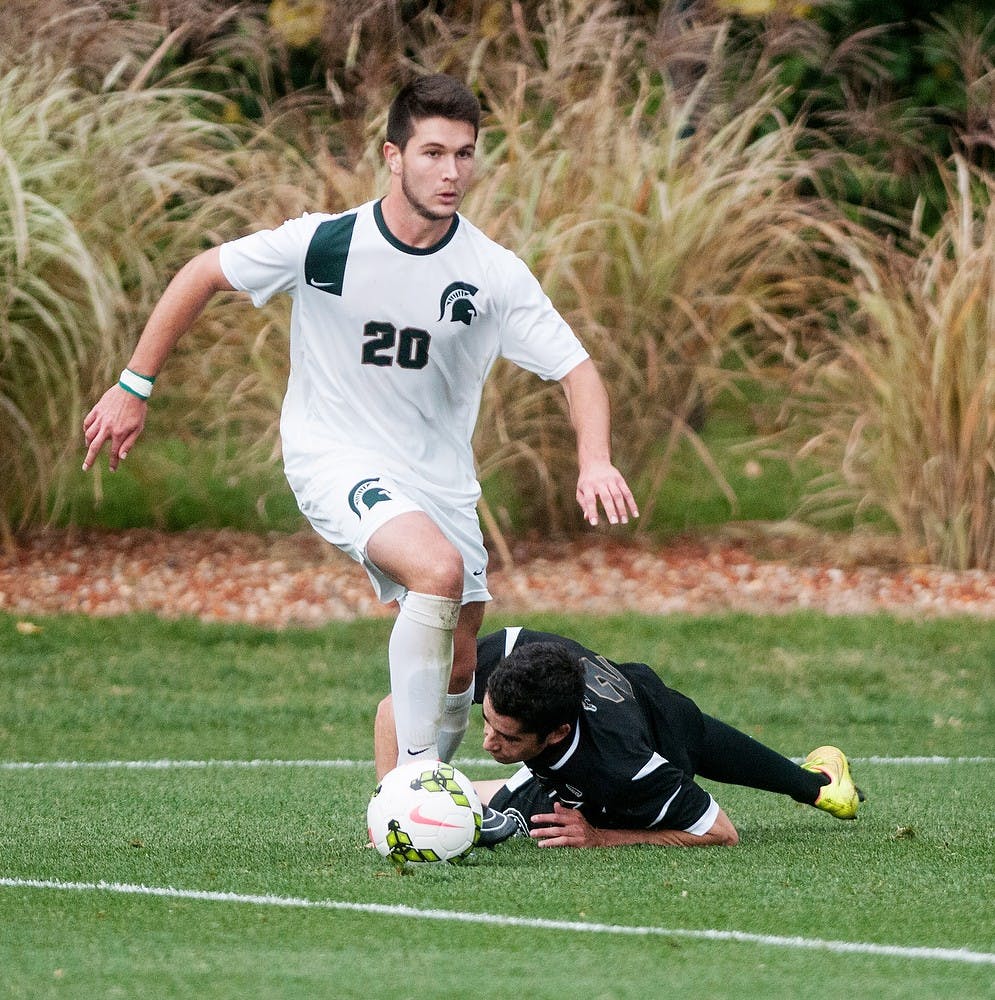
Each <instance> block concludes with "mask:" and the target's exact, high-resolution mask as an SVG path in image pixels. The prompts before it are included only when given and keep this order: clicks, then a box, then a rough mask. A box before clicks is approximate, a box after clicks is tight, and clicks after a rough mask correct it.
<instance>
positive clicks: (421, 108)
mask: <svg viewBox="0 0 995 1000" xmlns="http://www.w3.org/2000/svg"><path fill="white" fill-rule="evenodd" d="M479 119H480V106H479V103H478V102H477V99H476V98H475V97H474V95H473V94H472V93H471V92H470V91H469V90H468V89H467V88H466V87H465V86H464V85H463V84H461V83H459V82H458V81H456V80H454V79H453V78H451V77H448V76H444V75H435V76H428V77H422V78H419V79H417V80H415V81H413V82H412V83H410V84H408V85H407V86H406V87H405V88H403V89H402V90H401V92H400V93H399V94H398V95H397V97H396V98H395V100H394V102H393V103H392V105H391V108H390V112H389V116H388V123H387V136H386V141H385V143H384V146H383V153H384V158H385V160H386V164H387V167H388V170H389V178H390V179H389V190H388V193H387V195H386V196H385V197H384V198H383V199H382V200H379V201H375V202H370V203H368V204H365V205H362V206H360V207H359V208H356V209H354V210H352V211H348V212H344V213H341V214H339V215H334V216H333V215H326V214H310V215H304V216H303V217H301V218H299V219H295V220H292V221H289V222H286V223H285V224H284V225H282V226H280V227H279V228H277V229H275V230H267V231H261V232H257V233H254V234H252V235H249V236H245V237H243V238H241V239H238V240H234V241H232V242H230V243H226V244H223V245H222V246H219V247H214V248H212V249H210V250H207V251H205V252H204V253H202V254H200V255H198V256H197V257H195V258H194V259H193V260H191V261H190V262H188V263H187V264H186V265H185V266H184V267H183V268H182V269H181V270H180V271H179V273H178V274H177V275H176V277H175V278H174V279H173V280H172V282H171V283H170V284H169V286H168V288H167V289H166V291H165V292H164V294H163V296H162V298H161V299H160V301H159V302H158V304H157V305H156V307H155V309H153V311H152V314H151V316H150V317H149V319H148V322H147V324H146V326H145V329H144V330H143V332H142V335H141V337H140V338H139V341H138V344H137V346H136V347H135V350H134V353H133V354H132V356H131V358H130V360H129V361H128V367H127V368H126V369H125V370H124V371H123V372H122V374H121V379H120V381H119V383H118V384H117V385H114V386H112V387H111V388H110V389H108V390H107V392H105V393H104V395H103V396H102V397H101V399H100V400H99V401H98V402H97V404H96V405H95V406H94V407H93V409H92V410H91V411H90V413H89V414H88V415H87V416H86V418H85V420H84V424H83V427H84V436H85V440H86V445H87V453H86V457H85V459H84V462H83V468H84V470H86V469H89V468H90V467H91V466H92V465H93V462H94V461H95V460H96V458H97V456H98V454H99V452H100V451H101V449H102V448H103V446H104V444H105V443H106V444H108V445H109V465H110V469H111V470H112V471H113V470H114V469H115V468H116V467H117V466H118V463H119V462H120V461H121V460H123V459H124V458H125V456H126V455H127V454H128V452H129V451H130V449H131V448H132V446H133V445H134V443H135V441H136V439H137V438H138V436H139V434H140V433H141V430H142V427H143V425H144V422H145V415H146V409H147V399H148V396H149V394H150V393H151V389H152V383H153V381H154V379H155V376H156V375H157V374H158V373H159V371H160V370H161V368H162V367H163V365H164V363H165V361H166V359H167V356H168V355H169V353H170V351H171V350H172V348H173V347H174V345H175V344H176V342H177V341H178V339H179V338H180V337H181V336H182V335H183V334H184V333H185V332H186V331H187V330H188V329H189V328H190V327H191V326H192V324H193V323H194V321H195V320H196V319H197V317H198V316H199V315H200V313H201V312H202V310H203V309H204V307H205V306H206V305H207V303H208V301H209V300H210V299H211V297H212V296H213V295H214V294H215V293H217V292H221V291H241V292H246V293H248V294H249V295H251V297H252V300H253V302H254V303H255V304H256V305H257V306H260V305H262V304H264V303H265V302H266V301H267V300H268V299H269V298H270V297H271V296H272V295H275V294H277V293H280V292H285V293H287V294H289V295H290V296H291V298H292V300H293V308H292V312H291V322H290V360H291V370H290V378H289V382H288V386H287V392H286V396H285V399H284V404H283V411H282V417H281V422H280V430H281V438H282V445H283V457H284V465H285V470H286V474H287V478H288V481H289V482H290V485H291V487H292V489H293V491H294V494H295V496H296V498H297V501H298V504H299V506H300V509H301V511H302V512H303V513H304V515H305V516H306V517H307V518H308V520H309V521H310V523H311V524H312V525H313V526H314V528H315V529H316V530H317V531H318V532H319V534H321V535H322V536H323V537H324V538H326V539H328V540H329V541H330V542H332V543H333V544H334V545H336V546H338V547H339V548H341V549H342V550H343V551H345V552H346V553H348V554H349V555H350V556H351V557H352V558H353V559H355V560H357V561H358V562H360V563H362V565H363V566H364V567H365V569H366V571H367V573H368V574H369V576H370V579H371V581H372V583H373V586H374V588H375V589H376V591H377V594H378V595H379V597H380V599H381V600H382V601H384V602H385V603H386V602H390V601H393V600H397V601H398V602H399V607H400V611H399V614H398V616H397V620H396V623H395V626H394V629H393V631H392V634H391V638H390V642H389V648H388V660H389V669H390V683H391V691H392V693H393V701H394V708H395V715H396V728H397V737H398V746H399V759H400V760H404V761H407V760H413V759H418V758H420V757H424V758H430V759H435V758H437V757H441V758H442V759H446V760H448V759H449V758H450V757H451V756H452V753H453V751H454V750H455V749H456V747H457V746H458V744H459V741H460V740H461V738H462V736H463V733H464V732H465V730H466V725H467V718H468V714H469V707H470V704H471V701H472V696H473V688H472V685H473V673H474V666H475V660H476V635H477V632H478V630H479V628H480V624H481V621H482V619H483V611H484V603H485V602H486V601H487V600H489V599H490V594H489V593H488V590H487V576H486V568H487V555H486V552H485V549H484V545H483V540H482V535H481V531H480V526H479V522H478V518H477V513H476V501H477V499H478V498H479V495H480V487H479V484H478V483H477V480H476V476H475V471H474V465H473V454H472V450H471V443H470V440H471V435H472V433H473V428H474V424H475V422H476V418H477V412H478V408H479V404H480V396H481V391H482V387H483V383H484V380H485V379H486V377H487V374H488V372H489V370H490V368H491V365H492V364H493V362H494V361H495V359H496V358H497V357H499V356H502V357H505V358H508V359H509V360H511V361H513V362H514V363H516V364H518V365H520V366H522V367H524V368H527V369H529V370H531V371H533V372H535V373H536V374H537V375H539V376H540V377H541V378H543V379H556V380H558V381H559V382H560V383H561V385H562V386H563V388H564V390H565V393H566V396H567V400H568V404H569V409H570V418H571V421H572V423H573V426H574V429H575V431H576V436H577V455H578V464H579V478H578V484H577V500H578V503H579V505H580V507H581V511H582V513H583V516H584V517H585V519H586V520H587V521H588V522H589V523H590V524H592V525H595V524H597V523H598V520H599V516H600V515H599V504H600V506H601V507H602V508H603V510H604V514H605V515H606V516H607V518H608V520H609V522H610V523H612V524H616V523H619V522H622V523H625V522H627V521H628V519H629V517H630V516H633V517H635V516H638V511H637V508H636V504H635V501H634V500H633V497H632V493H631V491H630V490H629V487H628V485H627V484H626V482H625V479H624V478H623V476H622V475H621V474H620V473H619V471H618V470H617V469H616V468H615V467H614V466H613V465H612V462H611V456H610V445H609V405H608V397H607V393H606V392H605V388H604V385H603V383H602V381H601V379H600V377H599V375H598V373H597V370H596V368H595V366H594V363H593V361H592V360H591V359H590V358H589V357H588V355H587V353H586V351H585V350H584V348H583V347H582V346H581V344H580V342H579V341H578V340H577V338H576V337H575V336H574V334H573V332H572V331H571V330H570V328H569V327H568V326H567V325H566V323H565V322H564V321H563V319H562V318H561V317H560V315H559V314H558V313H557V312H556V310H555V309H554V308H553V306H552V304H551V303H550V302H549V300H548V298H547V297H546V296H545V294H544V293H543V292H542V290H541V288H540V287H539V284H538V282H537V281H536V280H535V278H534V277H533V276H532V274H531V273H530V272H529V270H528V268H527V267H526V266H525V265H524V264H523V263H522V262H521V261H520V260H519V259H518V258H517V257H516V256H515V255H514V254H513V253H511V252H510V251H508V250H506V249H504V248H502V247H500V246H498V245H497V244H496V243H494V242H493V241H492V240H490V239H488V238H487V237H486V236H484V235H483V233H481V232H480V231H479V230H478V229H476V228H475V227H474V226H473V225H471V224H470V223H469V222H468V221H467V220H466V219H465V218H463V217H462V216H460V215H459V214H458V211H457V210H458V209H459V206H460V203H461V202H462V199H463V196H464V194H465V193H466V190H467V187H468V185H469V183H470V181H471V178H472V176H473V171H474V155H475V146H476V139H477V132H478V128H479Z"/></svg>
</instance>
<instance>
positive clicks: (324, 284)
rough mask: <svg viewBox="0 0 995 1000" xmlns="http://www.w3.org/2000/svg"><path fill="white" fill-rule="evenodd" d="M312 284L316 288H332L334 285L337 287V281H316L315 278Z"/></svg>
mask: <svg viewBox="0 0 995 1000" xmlns="http://www.w3.org/2000/svg"><path fill="white" fill-rule="evenodd" d="M310 284H312V285H313V286H314V287H315V288H331V287H332V285H337V284H338V282H337V281H315V279H314V278H312V279H311V281H310Z"/></svg>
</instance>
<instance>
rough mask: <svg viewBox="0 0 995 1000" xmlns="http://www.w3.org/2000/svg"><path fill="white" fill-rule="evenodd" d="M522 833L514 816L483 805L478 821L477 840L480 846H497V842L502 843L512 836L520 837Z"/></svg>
mask: <svg viewBox="0 0 995 1000" xmlns="http://www.w3.org/2000/svg"><path fill="white" fill-rule="evenodd" d="M522 834H523V830H522V827H521V825H520V824H519V822H518V820H517V819H516V818H515V817H514V816H510V815H508V813H503V812H499V811H498V810H497V809H492V808H491V807H490V806H484V812H483V816H482V818H481V822H480V840H478V841H477V843H478V844H480V846H481V847H491V848H493V847H497V845H498V844H503V843H504V842H505V841H506V840H509V839H510V838H512V837H520V836H522Z"/></svg>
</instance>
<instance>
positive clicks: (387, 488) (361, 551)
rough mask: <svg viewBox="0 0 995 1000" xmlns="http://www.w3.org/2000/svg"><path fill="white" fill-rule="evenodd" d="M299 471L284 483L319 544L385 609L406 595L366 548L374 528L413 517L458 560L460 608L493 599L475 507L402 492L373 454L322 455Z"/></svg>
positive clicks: (406, 490) (408, 489)
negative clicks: (340, 558) (431, 525)
mask: <svg viewBox="0 0 995 1000" xmlns="http://www.w3.org/2000/svg"><path fill="white" fill-rule="evenodd" d="M309 464H310V463H309ZM300 469H301V466H300V465H297V466H296V469H294V470H291V469H290V468H289V467H288V469H287V481H288V482H289V483H290V488H291V489H292V490H293V491H294V496H295V497H296V498H297V505H298V507H300V510H301V513H302V514H303V515H304V516H305V517H306V518H307V519H308V521H309V522H310V524H311V526H312V527H313V528H314V530H315V531H317V532H318V534H319V535H321V537H322V538H324V539H325V540H326V541H329V542H331V543H332V545H334V546H336V547H337V548H339V549H341V550H342V551H343V552H345V553H346V555H348V556H349V557H350V558H352V559H355V560H356V562H358V563H360V564H361V565H362V566H363V568H364V569H365V570H366V572H367V575H368V576H369V578H370V581H371V582H372V584H373V589H374V590H375V591H376V594H377V597H378V598H379V599H380V600H381V601H383V603H384V604H389V603H390V602H391V601H395V600H401V599H403V597H404V594H405V593H406V589H405V588H404V587H402V586H401V584H399V583H397V582H396V581H395V580H392V579H391V578H390V577H389V576H387V575H386V574H385V573H383V572H382V571H381V570H380V569H378V568H377V567H376V566H374V565H373V564H372V563H371V562H370V561H369V560H368V559H367V557H366V546H367V544H368V543H369V540H370V538H371V536H372V535H373V533H374V532H375V531H376V530H377V529H378V528H380V527H382V526H383V525H384V524H386V523H387V522H388V521H390V520H392V519H393V518H395V517H398V516H399V515H401V514H407V513H410V512H412V511H421V512H422V513H424V514H427V515H428V516H429V517H430V518H431V519H432V520H433V521H434V522H435V524H436V525H437V526H438V527H439V530H440V531H441V532H442V533H443V534H444V535H445V536H446V538H448V539H449V541H450V542H452V543H453V545H454V546H455V547H456V548H457V549H458V550H459V552H460V554H461V555H462V557H463V603H464V604H468V603H470V602H471V601H489V600H490V599H491V595H490V592H489V591H488V589H487V550H486V549H485V548H484V537H483V534H482V533H481V531H480V520H479V518H478V517H477V509H476V506H473V505H471V506H467V507H442V506H440V505H439V504H437V503H436V502H435V500H434V498H433V497H432V496H430V495H429V494H428V493H426V492H425V491H423V490H421V489H418V488H417V487H415V486H412V485H411V484H410V483H409V484H406V485H404V486H401V485H400V484H398V482H397V481H396V480H395V479H394V478H393V477H392V476H391V475H389V474H387V473H385V471H384V463H383V461H382V459H380V458H379V457H378V456H377V455H376V454H375V453H373V452H366V451H360V450H356V449H347V450H337V451H335V452H330V453H326V454H324V455H323V456H322V462H321V464H320V466H318V465H317V464H315V465H310V468H309V470H308V473H307V474H302V473H301V471H300Z"/></svg>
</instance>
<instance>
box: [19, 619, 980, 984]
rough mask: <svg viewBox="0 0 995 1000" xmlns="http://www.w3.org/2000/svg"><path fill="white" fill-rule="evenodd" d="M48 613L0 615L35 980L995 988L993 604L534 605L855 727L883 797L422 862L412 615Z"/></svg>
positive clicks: (750, 799) (770, 712) (756, 727)
mask: <svg viewBox="0 0 995 1000" xmlns="http://www.w3.org/2000/svg"><path fill="white" fill-rule="evenodd" d="M36 624H37V625H38V626H40V631H34V630H27V631H19V630H18V629H17V628H16V627H15V626H16V622H15V620H14V619H13V618H11V617H9V616H8V617H3V616H0V970H2V972H0V994H2V995H3V996H5V997H18V998H19V997H25V998H28V997H30V998H32V1000H33V998H46V997H73V998H89V997H192V996H196V997H199V998H216V997H357V998H360V997H380V996H383V997H391V998H403V997H412V998H418V1000H421V998H448V997H462V996H471V997H476V996H490V995H501V996H528V997H530V998H547V997H548V998H554V997H556V998H561V997H563V996H566V995H578V996H582V997H584V998H595V997H605V998H629V997H632V998H636V997H639V998H645V997H659V996H682V995H696V996H714V997H740V996H753V997H757V998H775V1000H776V998H785V1000H787V998H804V997H816V996H820V997H821V996H825V995H833V994H840V993H845V994H848V995H853V996H858V997H865V996H866V997H875V998H887V997H924V998H925V997H930V998H933V997H957V998H964V1000H971V998H976V997H977V998H980V997H995V985H993V984H995V907H993V906H992V902H991V901H992V899H993V898H995V874H993V865H992V857H993V854H995V796H993V794H992V790H991V784H990V781H989V775H990V773H991V764H992V763H993V760H995V683H993V681H995V654H993V651H995V625H993V624H992V623H986V622H979V621H975V620H957V621H943V622H902V621H897V620H894V619H891V618H885V617H875V618H846V619H831V618H826V617H822V616H818V615H791V616H786V617H777V618H750V617H746V616H729V617H713V618H707V619H692V618H678V617H674V618H666V619H650V618H632V617H627V618H617V619H610V620H607V619H592V618H552V617H542V618H539V617H537V618H535V619H532V620H530V621H529V622H528V624H530V625H534V626H537V627H544V628H551V629H557V630H562V631H567V632H570V633H571V634H573V635H575V636H576V637H577V638H579V639H581V640H582V641H585V642H586V643H588V644H589V645H593V646H595V647H597V648H601V649H603V650H604V651H606V652H608V653H610V654H614V655H615V657H616V658H621V659H628V658H640V659H646V660H648V661H649V662H651V663H652V664H653V665H654V666H656V667H657V668H658V669H659V670H660V672H661V673H662V674H663V676H664V677H665V678H666V679H667V680H668V681H669V682H670V683H671V684H672V685H673V686H675V687H677V688H679V689H681V690H683V691H685V692H686V693H687V694H690V695H691V696H693V697H694V698H695V699H696V700H697V701H698V703H699V704H700V705H701V706H702V707H703V708H704V709H705V710H706V711H708V712H711V713H712V714H714V715H717V716H719V717H720V718H723V719H724V720H726V721H727V722H730V723H732V724H734V725H737V726H739V727H740V728H742V729H744V730H745V731H747V732H749V733H750V734H751V735H754V736H757V737H758V738H760V739H762V740H764V741H765V742H767V743H768V744H770V745H772V746H774V747H776V748H777V749H779V750H781V751H782V752H784V753H786V754H788V755H789V756H795V757H800V756H802V755H803V754H804V753H805V752H807V750H809V749H811V747H813V746H815V745H817V744H819V743H821V742H835V743H839V744H840V745H842V746H843V747H844V748H845V749H846V750H847V751H848V753H849V754H850V755H851V756H852V757H853V758H855V760H856V763H855V771H856V774H857V778H858V781H859V782H860V784H861V785H862V786H863V787H864V788H865V789H866V791H867V793H868V802H867V803H866V805H865V807H864V809H863V810H862V812H861V814H860V816H859V817H858V819H857V820H856V821H855V822H853V823H840V822H837V821H835V820H833V819H831V818H830V817H828V816H826V815H824V814H822V813H819V812H817V811H816V810H813V809H808V808H806V807H800V806H796V805H795V804H794V803H792V802H790V801H788V800H786V799H781V798H779V797H775V796H771V795H765V794H763V793H759V792H754V791H750V790H747V789H739V788H732V787H728V786H718V785H712V786H710V790H711V791H713V793H714V794H715V795H716V797H717V798H718V800H719V802H720V804H721V805H723V806H724V808H725V809H726V811H727V812H728V813H729V815H730V816H731V818H732V819H733V821H734V822H735V824H736V825H737V827H738V828H739V830H740V834H741V837H742V843H741V845H740V846H739V847H737V848H734V849H712V850H703V851H685V850H668V849H661V848H657V849H653V848H626V849H616V850H613V851H556V850H540V849H538V848H536V847H535V846H534V845H533V844H531V843H529V842H524V841H513V842H510V843H508V844H506V845H503V846H502V847H501V848H499V849H498V850H497V851H495V852H487V851H480V852H478V854H477V855H476V856H475V857H474V859H472V861H471V862H470V863H468V864H466V865H462V866H458V867H457V866H442V867H439V868H421V869H418V870H416V871H413V872H411V873H407V874H405V873H399V872H398V871H396V870H395V869H394V868H393V867H392V866H390V865H389V864H388V863H387V862H385V861H384V860H383V859H381V858H380V857H379V856H378V855H376V854H374V852H372V851H370V850H368V849H366V848H365V847H364V842H365V829H364V813H365V803H366V800H367V798H368V796H369V793H370V791H371V789H372V785H373V769H372V764H371V761H370V758H371V747H370V731H371V726H372V714H373V710H374V706H375V703H376V701H377V699H378V698H379V696H380V695H381V694H382V693H383V691H384V688H385V685H386V668H385V666H384V665H383V663H382V657H383V653H382V651H383V649H384V648H385V643H386V635H387V630H388V628H389V623H388V622H385V621H375V622H358V623H354V624H348V625H345V624H343V625H330V626H327V627H325V628H322V629H319V630H314V631H303V630H302V631H287V632H270V631H264V630H258V629H252V628H248V627H236V626H205V625H201V624H197V623H191V622H177V623H164V622H160V621H156V620H154V619H152V618H144V617H142V618H128V619H113V620H107V621H93V620H88V619H83V618H69V617H58V618H51V619H41V620H38V621H37V622H36ZM504 624H514V623H512V622H504V621H499V620H497V619H496V618H494V619H491V620H489V621H488V627H498V626H500V625H504ZM483 757H484V755H483V753H482V751H481V750H480V748H479V721H478V720H475V722H474V728H473V730H472V731H471V734H470V736H469V737H468V739H467V742H466V743H465V744H464V747H463V750H462V755H461V757H460V758H459V759H458V760H457V761H456V763H457V764H458V765H460V766H462V767H463V768H464V770H466V771H468V772H469V773H470V774H471V775H474V776H480V777H494V776H498V775H500V774H504V773H508V769H501V768H498V767H496V766H494V765H492V764H487V763H485V762H484V760H483V759H482V758H483Z"/></svg>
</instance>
